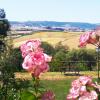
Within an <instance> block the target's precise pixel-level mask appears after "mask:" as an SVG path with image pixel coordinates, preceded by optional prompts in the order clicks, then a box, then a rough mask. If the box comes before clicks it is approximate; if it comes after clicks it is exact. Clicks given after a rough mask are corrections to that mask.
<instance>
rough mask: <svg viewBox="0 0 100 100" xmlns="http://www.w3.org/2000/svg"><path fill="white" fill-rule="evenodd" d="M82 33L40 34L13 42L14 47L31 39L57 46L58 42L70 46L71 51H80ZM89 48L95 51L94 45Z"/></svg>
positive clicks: (23, 37)
mask: <svg viewBox="0 0 100 100" xmlns="http://www.w3.org/2000/svg"><path fill="white" fill-rule="evenodd" d="M80 34H82V32H38V33H33V34H32V35H26V36H22V37H19V38H16V39H14V40H13V44H14V47H19V46H20V45H21V44H22V43H23V42H24V41H26V40H29V39H40V40H41V41H44V42H48V43H50V44H51V45H53V46H55V45H56V44H57V43H58V42H61V43H62V44H63V45H65V46H68V47H69V48H70V49H78V44H79V37H80ZM87 48H92V49H94V48H95V47H94V46H93V45H88V46H87Z"/></svg>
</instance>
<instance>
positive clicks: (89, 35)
mask: <svg viewBox="0 0 100 100" xmlns="http://www.w3.org/2000/svg"><path fill="white" fill-rule="evenodd" d="M97 42H98V40H97V34H96V32H95V31H92V32H86V33H85V34H82V35H81V36H80V39H79V43H80V44H79V47H84V46H86V45H87V44H96V43H97Z"/></svg>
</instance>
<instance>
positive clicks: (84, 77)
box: [79, 76, 92, 85]
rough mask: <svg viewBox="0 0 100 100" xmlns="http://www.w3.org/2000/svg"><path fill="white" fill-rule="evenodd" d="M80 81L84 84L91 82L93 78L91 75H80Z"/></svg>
mask: <svg viewBox="0 0 100 100" xmlns="http://www.w3.org/2000/svg"><path fill="white" fill-rule="evenodd" d="M79 80H80V83H81V84H82V85H86V84H91V83H92V78H91V77H90V76H80V77H79Z"/></svg>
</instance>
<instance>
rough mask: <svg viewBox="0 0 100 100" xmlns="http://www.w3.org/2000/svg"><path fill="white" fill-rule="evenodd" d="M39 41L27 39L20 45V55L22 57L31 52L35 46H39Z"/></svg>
mask: <svg viewBox="0 0 100 100" xmlns="http://www.w3.org/2000/svg"><path fill="white" fill-rule="evenodd" d="M40 45H41V42H40V41H39V40H28V41H26V42H25V43H24V44H22V45H21V46H20V50H21V52H22V57H23V58H24V57H25V56H26V55H27V54H28V53H30V52H33V51H34V50H36V49H37V48H39V47H40Z"/></svg>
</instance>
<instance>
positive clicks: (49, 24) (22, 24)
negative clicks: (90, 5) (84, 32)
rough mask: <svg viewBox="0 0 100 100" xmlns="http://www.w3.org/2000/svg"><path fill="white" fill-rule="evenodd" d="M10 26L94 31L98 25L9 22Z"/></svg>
mask: <svg viewBox="0 0 100 100" xmlns="http://www.w3.org/2000/svg"><path fill="white" fill-rule="evenodd" d="M10 23H11V25H15V26H30V27H66V28H67V27H70V28H74V27H75V28H80V29H95V27H97V26H98V25H100V24H91V23H83V22H56V21H26V22H18V21H10Z"/></svg>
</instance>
